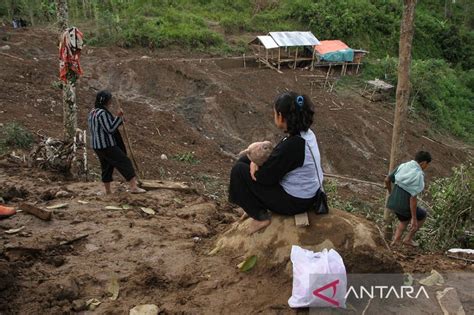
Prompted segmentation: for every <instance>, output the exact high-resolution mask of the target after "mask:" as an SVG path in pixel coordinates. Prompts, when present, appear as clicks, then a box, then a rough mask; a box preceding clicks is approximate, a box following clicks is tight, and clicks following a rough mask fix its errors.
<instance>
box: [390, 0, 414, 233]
mask: <svg viewBox="0 0 474 315" xmlns="http://www.w3.org/2000/svg"><path fill="white" fill-rule="evenodd" d="M403 3H404V5H403V16H402V23H401V26H400V47H399V52H398V54H399V57H398V58H399V63H398V83H397V93H396V99H397V100H396V108H395V119H394V123H393V133H392V148H391V151H390V167H389V172H390V171H392V170H393V169H394V168H395V166H396V165H398V164H399V163H400V162H401V160H402V153H403V147H404V140H405V132H406V122H407V116H408V115H407V114H408V100H409V98H410V65H411V46H412V42H413V34H414V30H415V28H414V19H415V7H416V0H404V1H403ZM384 221H385V237H386V238H387V239H390V238H391V234H392V230H391V214H390V210H389V209H385V212H384Z"/></svg>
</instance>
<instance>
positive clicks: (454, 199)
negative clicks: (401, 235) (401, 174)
mask: <svg viewBox="0 0 474 315" xmlns="http://www.w3.org/2000/svg"><path fill="white" fill-rule="evenodd" d="M453 171H454V174H453V175H452V176H451V177H447V178H441V179H438V180H436V181H434V182H433V183H432V184H431V185H430V188H429V192H430V194H431V196H432V211H431V212H430V213H429V215H428V217H427V219H426V223H425V226H424V227H423V228H422V232H421V233H420V237H421V241H422V243H423V245H424V247H425V248H428V249H433V250H434V249H447V248H449V247H462V246H463V243H465V238H466V231H470V232H473V228H474V225H473V222H474V209H473V201H474V165H473V161H470V162H468V163H467V165H461V166H459V167H457V168H454V169H453Z"/></svg>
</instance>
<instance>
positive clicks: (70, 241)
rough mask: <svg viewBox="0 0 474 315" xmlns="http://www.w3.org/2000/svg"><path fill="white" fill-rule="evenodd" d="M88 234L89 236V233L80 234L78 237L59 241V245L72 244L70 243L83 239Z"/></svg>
mask: <svg viewBox="0 0 474 315" xmlns="http://www.w3.org/2000/svg"><path fill="white" fill-rule="evenodd" d="M88 236H89V234H82V235H79V236H78V237H76V238H73V239H72V240H69V241H62V242H60V243H59V246H63V245H70V244H72V243H74V242H77V241H80V240H82V239H83V238H86V237H88Z"/></svg>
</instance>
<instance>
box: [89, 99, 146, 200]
mask: <svg viewBox="0 0 474 315" xmlns="http://www.w3.org/2000/svg"><path fill="white" fill-rule="evenodd" d="M111 100H112V94H111V93H110V92H109V91H100V92H99V93H97V96H96V98H95V108H94V109H93V110H92V111H91V112H90V113H89V118H88V120H87V122H88V125H89V132H90V134H91V139H92V140H91V142H92V148H93V149H94V151H95V153H96V154H97V157H98V158H99V161H100V167H101V169H102V182H103V183H104V187H105V193H106V194H111V193H112V190H111V184H110V183H111V182H112V173H113V172H114V168H116V169H118V171H119V172H120V174H122V176H123V177H124V178H125V179H126V180H127V182H128V183H129V185H130V192H131V193H144V192H145V190H144V189H141V188H139V187H138V186H137V178H136V176H135V170H134V169H133V166H132V162H131V161H130V159H129V158H128V157H127V151H126V149H125V144H124V143H123V140H122V136H121V135H120V132H119V130H118V127H119V126H120V125H121V124H122V123H123V117H122V116H123V112H122V110H121V109H120V110H119V112H118V113H117V116H118V117H114V116H113V115H112V114H111V113H110V111H109V105H110V103H111Z"/></svg>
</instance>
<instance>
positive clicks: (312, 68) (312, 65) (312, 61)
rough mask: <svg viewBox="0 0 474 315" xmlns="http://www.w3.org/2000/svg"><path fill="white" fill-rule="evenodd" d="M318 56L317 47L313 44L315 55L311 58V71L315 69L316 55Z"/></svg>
mask: <svg viewBox="0 0 474 315" xmlns="http://www.w3.org/2000/svg"><path fill="white" fill-rule="evenodd" d="M315 56H316V49H315V48H314V46H313V57H312V58H311V71H313V70H314V57H315Z"/></svg>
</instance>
